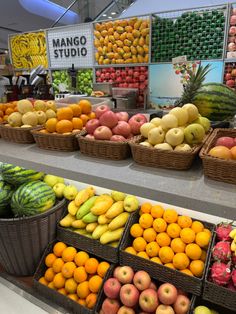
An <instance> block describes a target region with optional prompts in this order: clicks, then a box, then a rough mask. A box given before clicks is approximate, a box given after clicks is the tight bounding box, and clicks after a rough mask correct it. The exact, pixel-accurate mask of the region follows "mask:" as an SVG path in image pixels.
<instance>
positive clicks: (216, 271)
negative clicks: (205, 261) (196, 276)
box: [211, 262, 231, 286]
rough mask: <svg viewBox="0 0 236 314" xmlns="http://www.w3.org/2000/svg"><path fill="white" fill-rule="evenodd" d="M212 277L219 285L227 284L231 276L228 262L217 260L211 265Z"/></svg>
mask: <svg viewBox="0 0 236 314" xmlns="http://www.w3.org/2000/svg"><path fill="white" fill-rule="evenodd" d="M211 278H212V281H213V282H214V283H216V284H217V285H219V286H225V285H227V284H228V283H229V281H230V278H231V270H230V266H229V265H228V264H224V263H221V262H215V263H214V264H213V265H212V267H211Z"/></svg>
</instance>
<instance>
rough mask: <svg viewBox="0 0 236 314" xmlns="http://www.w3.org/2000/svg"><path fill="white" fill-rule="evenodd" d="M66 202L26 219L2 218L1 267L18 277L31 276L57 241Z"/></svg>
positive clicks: (63, 201)
mask: <svg viewBox="0 0 236 314" xmlns="http://www.w3.org/2000/svg"><path fill="white" fill-rule="evenodd" d="M65 206H66V201H65V199H63V200H62V201H59V202H58V203H57V204H56V205H55V206H53V207H52V208H51V209H50V210H48V211H46V212H45V213H42V214H38V215H35V216H31V217H24V218H10V219H4V218H2V219H0V264H1V265H2V266H3V267H4V268H5V270H6V271H7V272H8V273H10V274H13V275H15V276H30V275H32V274H33V273H34V272H35V269H36V267H37V265H38V263H39V260H40V257H41V255H42V253H43V251H44V249H45V248H46V246H47V245H48V243H49V242H50V241H52V240H53V239H54V238H55V235H56V224H57V222H58V220H59V219H60V218H61V215H62V213H63V211H64V209H65Z"/></svg>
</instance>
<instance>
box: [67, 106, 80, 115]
mask: <svg viewBox="0 0 236 314" xmlns="http://www.w3.org/2000/svg"><path fill="white" fill-rule="evenodd" d="M69 107H70V108H71V109H72V111H73V117H79V116H80V115H81V108H80V105H78V104H71V105H69Z"/></svg>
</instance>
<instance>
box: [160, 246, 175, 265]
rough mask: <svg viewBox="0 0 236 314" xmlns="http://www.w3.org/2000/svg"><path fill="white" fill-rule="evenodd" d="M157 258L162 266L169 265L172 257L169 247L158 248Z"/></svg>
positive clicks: (172, 253)
mask: <svg viewBox="0 0 236 314" xmlns="http://www.w3.org/2000/svg"><path fill="white" fill-rule="evenodd" d="M159 257H160V259H161V261H162V263H163V264H167V263H171V262H172V260H173V257H174V252H173V251H172V249H171V248H170V247H169V246H163V247H161V248H160V251H159Z"/></svg>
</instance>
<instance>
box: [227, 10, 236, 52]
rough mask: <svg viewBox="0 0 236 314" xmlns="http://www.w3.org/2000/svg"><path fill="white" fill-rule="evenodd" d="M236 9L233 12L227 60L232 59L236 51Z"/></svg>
mask: <svg viewBox="0 0 236 314" xmlns="http://www.w3.org/2000/svg"><path fill="white" fill-rule="evenodd" d="M235 43H236V8H234V9H233V10H232V11H231V17H230V28H229V38H228V47H227V51H228V53H227V58H232V57H234V55H232V52H234V51H236V44H235Z"/></svg>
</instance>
